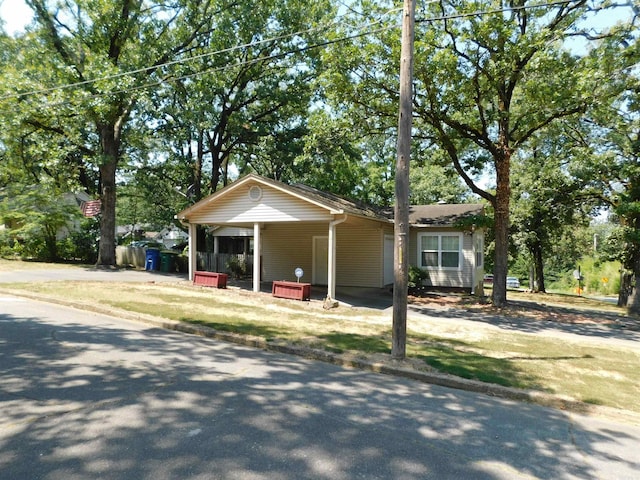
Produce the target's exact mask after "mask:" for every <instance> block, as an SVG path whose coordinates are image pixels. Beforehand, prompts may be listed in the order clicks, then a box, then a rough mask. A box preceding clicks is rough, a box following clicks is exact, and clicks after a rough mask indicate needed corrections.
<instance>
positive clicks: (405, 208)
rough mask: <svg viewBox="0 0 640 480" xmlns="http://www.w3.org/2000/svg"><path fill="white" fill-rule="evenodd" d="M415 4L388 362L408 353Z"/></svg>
mask: <svg viewBox="0 0 640 480" xmlns="http://www.w3.org/2000/svg"><path fill="white" fill-rule="evenodd" d="M415 12H416V0H404V8H403V17H402V50H401V54H400V113H399V116H398V117H399V118H398V144H397V152H398V155H397V160H396V180H395V194H396V201H395V206H394V272H393V273H394V282H393V328H392V339H391V358H393V359H394V360H403V359H404V358H405V356H406V352H407V303H408V302H407V296H408V293H409V289H408V284H409V271H408V270H409V268H408V265H409V262H408V253H409V252H408V250H409V156H410V153H411V127H412V118H411V117H412V115H413V106H412V101H413V89H412V84H413V41H414V30H415Z"/></svg>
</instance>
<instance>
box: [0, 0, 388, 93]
mask: <svg viewBox="0 0 640 480" xmlns="http://www.w3.org/2000/svg"><path fill="white" fill-rule="evenodd" d="M398 10H400V9H391V10H389V11H387V12H385V13H384V15H388V14H390V13H392V12H395V11H398ZM384 15H383V16H384ZM382 21H383V20H382V19H380V20H377V21H375V22H371V23H369V24H368V25H365V26H363V27H360V28H368V27H371V26H374V25H377V24H379V23H381V22H382ZM339 24H340V23H339V22H332V23H330V24H327V25H323V26H319V27H314V28H309V29H307V30H300V31H297V32H294V33H287V34H283V35H279V36H275V37H270V38H266V39H263V40H257V41H254V42H249V43H244V44H241V45H235V46H233V47H229V48H224V49H221V50H216V51H214V52H207V53H201V54H198V55H194V56H192V57H186V58H181V59H177V60H171V61H168V62H164V63H160V64H157V65H151V66H147V67H142V68H138V69H134V70H129V71H126V72H120V73H116V74H113V75H107V76H104V77H99V78H94V79H91V80H83V81H81V82H74V83H68V84H64V85H57V86H55V87H49V88H43V89H39V90H32V91H29V92H22V93H13V94H10V95H5V96H2V97H0V101H3V100H8V99H10V98H19V97H25V96H31V95H41V94H44V93H50V92H54V91H57V90H66V89H69V88H77V87H82V86H85V85H91V84H94V83H97V82H103V81H108V80H117V79H119V78H123V77H127V76H132V75H136V74H138V73H146V72H149V71H152V70H157V69H160V68H165V67H170V66H173V65H180V64H183V63H187V62H192V61H196V60H200V59H203V58H209V57H213V56H216V55H222V54H225V53H231V52H234V51H236V50H242V49H245V48H252V47H256V46H259V45H262V44H265V43H272V42H277V41H280V40H285V39H288V38H293V37H296V36H302V35H304V34H309V33H313V32H320V31H323V30H326V29H328V28H331V27H333V26H335V25H339ZM373 33H375V32H373ZM351 38H352V37H351V36H349V37H344V38H343V39H342V41H344V40H350V39H351ZM325 43H326V42H324V43H321V44H318V45H314V46H313V48H317V47H320V46H324V44H325ZM331 43H337V42H336V41H334V42H331ZM309 49H310V47H302V48H301V49H299V51H305V50H309ZM152 85H157V83H153V84H152ZM112 93H114V92H105V93H104V94H112Z"/></svg>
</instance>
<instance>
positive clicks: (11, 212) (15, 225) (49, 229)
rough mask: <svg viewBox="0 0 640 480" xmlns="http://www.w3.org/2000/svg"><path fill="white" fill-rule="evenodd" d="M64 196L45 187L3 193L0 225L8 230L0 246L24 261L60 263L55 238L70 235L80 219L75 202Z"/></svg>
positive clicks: (10, 189)
mask: <svg viewBox="0 0 640 480" xmlns="http://www.w3.org/2000/svg"><path fill="white" fill-rule="evenodd" d="M65 193H66V192H59V191H56V188H55V186H53V185H47V184H40V185H38V186H30V187H25V186H24V185H22V184H13V185H11V186H10V187H6V188H5V189H3V190H2V193H1V195H0V196H1V197H2V199H1V200H0V220H1V222H0V223H2V224H3V225H8V226H9V228H8V230H7V231H6V233H5V235H4V236H5V238H4V239H3V241H2V243H3V244H4V245H5V246H10V247H13V248H12V250H13V251H14V252H18V253H20V254H21V255H22V256H24V257H27V258H36V259H39V260H49V261H56V260H59V259H60V256H59V252H58V235H60V234H68V233H70V229H71V228H73V225H74V224H75V223H77V222H79V220H80V218H81V213H80V209H79V208H78V204H77V203H76V202H75V201H74V200H75V198H74V197H72V196H71V195H69V194H68V193H67V194H66V195H65ZM16 246H19V247H18V248H16Z"/></svg>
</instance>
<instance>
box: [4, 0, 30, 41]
mask: <svg viewBox="0 0 640 480" xmlns="http://www.w3.org/2000/svg"><path fill="white" fill-rule="evenodd" d="M0 18H2V21H3V22H4V26H5V30H6V32H7V33H8V34H9V35H14V34H16V33H18V32H21V31H23V30H24V27H25V25H26V24H28V23H29V22H30V21H31V18H32V12H31V9H30V8H29V7H27V5H26V4H25V3H24V1H22V0H0Z"/></svg>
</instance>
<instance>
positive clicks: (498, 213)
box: [492, 153, 511, 307]
mask: <svg viewBox="0 0 640 480" xmlns="http://www.w3.org/2000/svg"><path fill="white" fill-rule="evenodd" d="M510 168H511V167H510V158H509V155H508V154H506V153H505V154H503V155H502V158H499V159H496V180H497V181H496V185H497V188H496V203H495V210H494V216H493V220H494V228H495V244H496V249H495V257H494V264H493V294H492V300H493V305H494V306H496V307H504V306H505V305H506V304H507V270H508V268H509V265H508V260H509V201H510V197H511V185H510V172H509V170H510Z"/></svg>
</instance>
